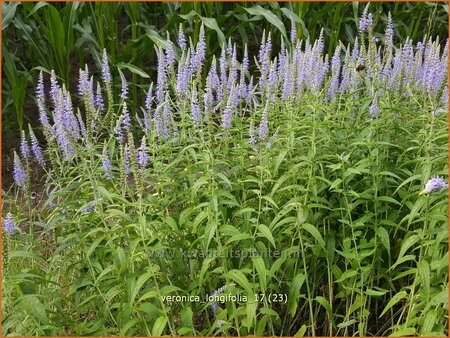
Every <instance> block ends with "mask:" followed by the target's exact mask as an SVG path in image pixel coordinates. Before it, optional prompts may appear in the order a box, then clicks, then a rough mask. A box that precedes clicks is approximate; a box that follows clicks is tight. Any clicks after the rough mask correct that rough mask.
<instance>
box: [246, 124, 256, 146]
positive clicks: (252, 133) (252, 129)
mask: <svg viewBox="0 0 450 338" xmlns="http://www.w3.org/2000/svg"><path fill="white" fill-rule="evenodd" d="M248 134H249V136H250V139H249V141H248V143H249V144H250V145H251V146H254V145H256V143H257V141H256V137H255V126H254V124H253V121H252V122H250V129H249V131H248Z"/></svg>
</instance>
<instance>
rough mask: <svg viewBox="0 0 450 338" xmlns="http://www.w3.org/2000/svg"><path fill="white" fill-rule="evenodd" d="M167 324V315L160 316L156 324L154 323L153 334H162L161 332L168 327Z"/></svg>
mask: <svg viewBox="0 0 450 338" xmlns="http://www.w3.org/2000/svg"><path fill="white" fill-rule="evenodd" d="M166 324H167V319H166V317H165V316H161V317H159V318H158V319H157V320H156V321H155V324H154V325H153V329H152V336H161V334H162V333H163V331H164V328H165V327H166Z"/></svg>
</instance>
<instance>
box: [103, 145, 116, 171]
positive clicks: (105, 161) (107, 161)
mask: <svg viewBox="0 0 450 338" xmlns="http://www.w3.org/2000/svg"><path fill="white" fill-rule="evenodd" d="M102 168H103V170H104V171H105V177H106V178H112V177H113V176H112V164H111V161H110V159H109V157H108V148H107V147H106V146H105V147H104V148H103V154H102Z"/></svg>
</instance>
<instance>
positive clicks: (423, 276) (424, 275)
mask: <svg viewBox="0 0 450 338" xmlns="http://www.w3.org/2000/svg"><path fill="white" fill-rule="evenodd" d="M417 271H418V272H419V276H420V280H421V282H422V288H423V292H424V296H425V299H426V300H427V301H428V300H429V299H430V266H429V265H428V262H427V261H425V260H421V261H420V262H419V263H418V264H417Z"/></svg>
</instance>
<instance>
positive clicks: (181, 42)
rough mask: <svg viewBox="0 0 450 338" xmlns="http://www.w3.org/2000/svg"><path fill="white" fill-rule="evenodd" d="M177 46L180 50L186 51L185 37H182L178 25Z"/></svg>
mask: <svg viewBox="0 0 450 338" xmlns="http://www.w3.org/2000/svg"><path fill="white" fill-rule="evenodd" d="M178 46H179V47H180V48H181V49H182V50H186V49H187V44H186V37H185V36H184V31H183V26H182V25H181V23H180V29H179V30H178Z"/></svg>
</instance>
